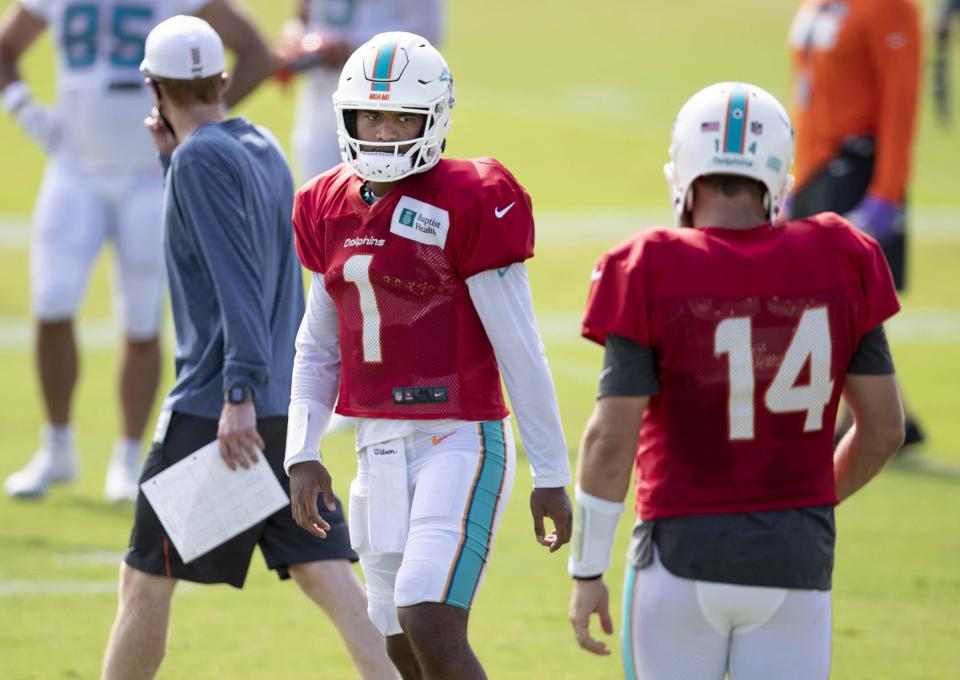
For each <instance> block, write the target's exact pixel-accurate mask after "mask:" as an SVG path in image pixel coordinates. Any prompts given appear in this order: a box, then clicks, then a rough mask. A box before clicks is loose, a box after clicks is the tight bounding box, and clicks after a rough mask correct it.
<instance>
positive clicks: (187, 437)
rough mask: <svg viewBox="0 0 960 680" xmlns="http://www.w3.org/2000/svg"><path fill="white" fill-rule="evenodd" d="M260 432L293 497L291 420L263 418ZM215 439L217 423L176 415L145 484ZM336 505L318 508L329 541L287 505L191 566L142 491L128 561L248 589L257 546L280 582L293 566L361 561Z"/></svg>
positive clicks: (153, 454) (153, 453)
mask: <svg viewBox="0 0 960 680" xmlns="http://www.w3.org/2000/svg"><path fill="white" fill-rule="evenodd" d="M257 431H258V432H259V433H260V436H261V437H263V441H264V443H265V444H266V450H265V451H264V453H265V455H266V458H267V461H268V462H269V463H270V467H271V468H273V473H274V474H275V475H276V476H277V479H278V480H279V481H280V485H281V486H282V487H283V490H284V492H285V493H286V494H287V496H289V495H290V480H289V478H288V477H287V473H286V472H285V471H284V469H283V456H284V448H285V444H286V438H287V418H286V416H278V417H275V418H261V419H259V420H257ZM216 438H217V421H216V420H211V419H209V418H198V417H196V416H190V415H186V414H183V413H174V414H173V415H172V417H171V418H170V424H169V426H168V428H167V433H166V436H165V437H164V440H163V442H162V443H159V444H157V443H155V444H154V445H153V448H152V449H151V450H150V454H149V455H148V456H147V460H146V462H145V463H144V466H143V474H141V476H140V482H141V483H142V482H144V481H145V480H147V479H150V478H151V477H153V476H154V475H156V474H158V473H159V472H161V471H163V470H165V469H166V468H167V467H169V466H171V465H173V464H174V463H176V462H177V461H180V460H182V459H183V458H186V457H187V456H188V455H189V454H191V453H193V452H194V451H196V450H197V449H199V448H200V447H202V446H205V445H207V444H209V443H210V442H212V441H213V440H214V439H216ZM336 503H337V509H336V511H334V512H330V511H329V510H327V509H326V508H325V507H324V506H323V505H321V504H320V502H319V499H318V503H317V509H318V510H319V512H320V515H321V516H322V517H323V518H324V519H325V520H326V521H327V522H328V523H329V524H330V531H329V532H327V537H326V538H325V539H321V538H316V537H314V536H313V535H311V534H309V533H307V532H306V531H305V530H303V529H301V528H300V527H298V526H297V525H296V523H295V522H294V521H293V516H292V514H291V511H290V506H289V505H287V506H285V507H283V508H280V509H279V510H277V511H276V512H275V513H273V514H272V515H270V516H269V517H268V518H267V519H265V520H264V521H263V522H260V523H259V524H257V525H256V526H254V527H251V528H250V529H248V530H247V531H244V532H243V533H241V534H239V535H237V536H234V537H233V538H231V539H230V540H229V541H227V542H226V543H224V544H222V545H220V546H217V547H216V548H214V549H213V550H211V551H210V552H208V553H206V554H204V555H201V556H200V557H198V558H196V559H194V560H193V561H192V562H190V563H189V564H184V563H183V561H182V560H181V559H180V555H179V554H178V553H177V549H176V548H175V547H174V546H173V543H172V542H171V541H170V538H169V537H168V536H167V533H166V532H165V531H164V530H163V526H162V525H161V524H160V520H159V519H158V518H157V516H156V514H155V513H154V512H153V508H152V507H151V506H150V503H149V502H148V501H147V499H146V497H145V496H144V495H143V491H140V492H139V493H138V494H137V507H136V513H135V516H134V520H133V531H131V532H130V550H129V551H128V552H127V556H126V558H125V559H126V562H127V564H129V565H130V566H131V567H134V568H136V569H139V570H140V571H145V572H147V573H148V574H156V575H158V576H170V577H173V578H179V579H183V580H185V581H194V582H196V583H229V584H230V585H232V586H235V587H237V588H242V587H243V582H244V579H246V577H247V569H248V568H249V566H250V556H251V555H252V554H253V549H254V547H255V546H257V545H258V544H259V546H260V550H261V551H262V552H263V556H264V559H266V561H267V567H268V568H269V569H276V571H277V574H278V575H279V576H280V578H281V579H286V578H290V574H289V571H288V567H289V566H290V565H293V564H303V563H306V562H316V561H318V560H350V561H352V562H356V561H357V555H356V553H355V552H353V550H352V549H351V548H350V537H349V535H348V534H347V524H346V522H345V521H344V518H343V507H342V506H341V504H340V501H339V499H337V501H336Z"/></svg>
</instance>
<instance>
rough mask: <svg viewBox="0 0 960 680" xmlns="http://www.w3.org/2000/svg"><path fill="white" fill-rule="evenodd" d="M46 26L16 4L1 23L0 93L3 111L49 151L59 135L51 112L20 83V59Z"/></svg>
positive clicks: (41, 20)
mask: <svg viewBox="0 0 960 680" xmlns="http://www.w3.org/2000/svg"><path fill="white" fill-rule="evenodd" d="M46 25H47V24H46V22H45V21H44V19H43V18H42V17H40V16H38V15H35V14H33V13H31V12H30V11H28V10H27V9H26V8H25V7H24V6H23V5H21V4H20V3H19V2H15V3H13V4H12V5H11V6H10V7H9V8H8V9H7V11H6V13H4V15H3V18H2V19H0V92H2V98H3V110H4V111H6V112H7V113H8V114H9V115H11V116H13V118H15V119H16V121H17V123H19V125H20V127H21V128H23V130H24V131H25V132H26V133H27V134H28V135H30V136H31V137H32V138H33V139H34V140H36V141H37V143H38V144H39V145H40V148H42V149H43V150H44V151H49V150H50V149H51V148H52V147H53V146H54V144H55V142H56V138H57V135H58V132H59V125H58V124H57V121H56V120H54V118H53V116H51V114H50V111H49V110H48V109H47V108H46V107H44V106H41V105H40V104H38V103H37V102H36V101H35V100H34V99H33V96H32V95H31V94H30V88H29V87H28V86H27V84H26V83H25V82H23V81H22V80H21V79H20V68H19V63H20V57H21V56H23V54H24V52H26V51H27V50H28V49H29V48H30V46H31V45H33V43H34V42H36V40H37V38H38V37H39V36H40V34H41V33H42V32H43V29H44V28H46Z"/></svg>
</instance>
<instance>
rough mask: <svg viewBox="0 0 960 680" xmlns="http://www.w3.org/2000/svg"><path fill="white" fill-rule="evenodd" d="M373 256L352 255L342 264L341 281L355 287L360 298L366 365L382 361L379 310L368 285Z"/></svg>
mask: <svg viewBox="0 0 960 680" xmlns="http://www.w3.org/2000/svg"><path fill="white" fill-rule="evenodd" d="M371 260H373V255H353V256H352V257H350V258H349V259H348V260H347V261H346V262H344V263H343V280H344V281H347V282H349V283H352V284H353V285H355V286H356V287H357V292H358V293H359V297H360V316H361V317H362V318H363V360H364V361H365V362H368V363H378V362H380V361H383V349H382V343H381V341H380V309H379V308H378V307H377V296H376V294H375V293H374V291H373V284H371V283H370V261H371Z"/></svg>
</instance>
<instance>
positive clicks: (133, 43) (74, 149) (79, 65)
mask: <svg viewBox="0 0 960 680" xmlns="http://www.w3.org/2000/svg"><path fill="white" fill-rule="evenodd" d="M19 2H20V4H21V5H22V6H23V8H24V9H26V10H27V11H28V12H30V14H32V15H34V16H36V17H38V18H40V19H42V20H43V21H44V22H46V24H47V26H48V28H49V30H50V38H51V40H52V41H53V43H54V48H55V50H56V67H57V107H56V115H57V117H58V118H59V120H60V124H61V126H62V127H61V135H60V138H59V142H58V143H57V144H58V146H57V147H56V148H55V149H54V151H56V152H66V153H68V154H69V155H70V156H71V157H72V158H73V159H74V160H75V161H78V162H80V163H82V164H83V167H85V168H86V169H88V170H91V171H93V172H110V173H117V172H127V171H130V170H133V169H141V168H143V167H150V168H153V167H155V166H156V151H155V150H154V148H153V144H152V143H151V141H150V136H149V134H147V131H146V130H145V129H144V127H143V119H144V117H146V116H147V115H148V114H149V113H150V108H151V107H152V106H153V95H152V94H151V92H150V90H149V89H148V88H147V87H146V86H145V85H144V83H143V75H141V73H140V71H139V69H140V62H141V61H143V47H144V42H145V41H146V38H147V34H148V33H149V32H150V30H151V29H152V28H153V27H154V26H156V25H157V24H159V23H160V22H161V21H163V20H165V19H168V18H170V17H172V16H174V15H177V14H195V13H196V12H197V11H199V10H200V9H201V8H202V7H203V6H204V5H205V4H206V3H207V2H208V0H19Z"/></svg>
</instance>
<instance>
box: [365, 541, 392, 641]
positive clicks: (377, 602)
mask: <svg viewBox="0 0 960 680" xmlns="http://www.w3.org/2000/svg"><path fill="white" fill-rule="evenodd" d="M402 560H403V555H400V554H389V555H369V554H368V555H364V554H361V555H360V566H361V568H362V569H363V578H364V581H366V585H367V615H368V616H369V617H370V620H371V621H372V622H373V625H374V626H375V627H376V629H377V630H379V631H380V633H381V634H382V635H384V636H387V635H399V634H400V633H402V632H403V629H402V628H401V627H400V619H398V618H397V605H396V602H395V601H394V594H393V587H394V583H396V579H397V571H398V570H399V569H400V564H401V562H402Z"/></svg>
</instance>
